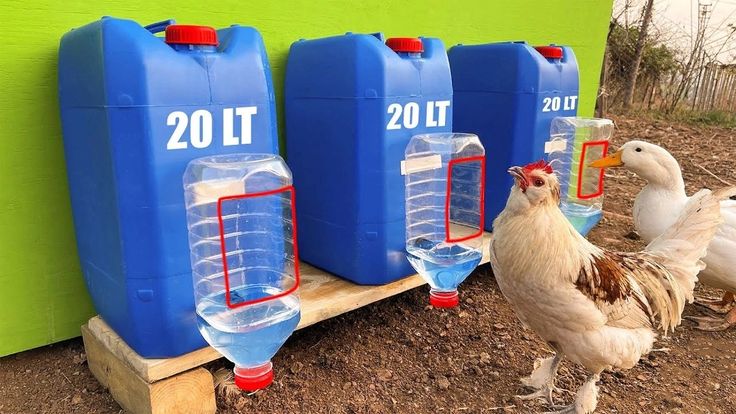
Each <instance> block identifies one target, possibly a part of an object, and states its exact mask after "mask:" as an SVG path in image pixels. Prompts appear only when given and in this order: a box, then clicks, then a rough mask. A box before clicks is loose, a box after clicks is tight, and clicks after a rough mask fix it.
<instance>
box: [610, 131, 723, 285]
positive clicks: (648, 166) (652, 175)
mask: <svg viewBox="0 0 736 414" xmlns="http://www.w3.org/2000/svg"><path fill="white" fill-rule="evenodd" d="M636 148H640V149H642V151H636V150H635V149H636ZM621 151H622V152H623V155H622V159H623V161H624V168H627V169H629V170H631V171H633V172H634V173H636V174H637V175H638V176H640V177H641V178H643V179H645V180H646V181H647V185H646V186H645V187H644V188H643V189H642V190H641V191H640V192H639V194H638V195H637V196H636V200H635V201H634V208H633V215H634V227H635V228H636V230H637V232H638V233H639V235H640V236H641V237H642V239H643V240H644V241H646V242H651V241H652V240H654V239H655V238H657V237H658V236H659V235H660V234H662V233H663V232H664V231H665V230H666V229H667V228H668V227H670V226H671V225H672V224H674V223H675V221H676V220H677V218H678V217H679V216H680V215H681V214H682V212H683V210H684V209H685V206H686V205H687V204H688V202H689V201H690V200H691V199H692V197H688V196H687V194H686V193H685V183H684V181H683V179H682V172H681V170H680V165H679V164H678V163H677V160H675V158H674V157H672V155H671V154H669V152H667V151H666V150H665V149H664V148H662V147H659V146H657V145H654V144H650V143H646V142H642V141H630V142H628V143H626V144H624V145H623V146H622V147H621ZM720 206H721V217H722V218H723V224H721V226H720V227H719V228H718V231H717V232H716V235H715V237H714V238H713V241H712V242H711V243H710V245H709V246H708V253H707V255H706V256H705V258H704V259H703V261H704V262H705V264H706V268H705V269H704V270H703V271H702V272H701V273H700V275H699V279H700V282H702V283H703V284H706V285H708V286H712V287H715V288H719V289H725V290H729V291H732V292H736V253H734V252H736V200H730V199H726V200H724V201H721V204H720Z"/></svg>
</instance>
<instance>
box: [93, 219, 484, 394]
mask: <svg viewBox="0 0 736 414" xmlns="http://www.w3.org/2000/svg"><path fill="white" fill-rule="evenodd" d="M483 242H484V243H483V258H482V259H481V263H488V260H489V257H488V244H489V243H490V233H485V234H484V239H483ZM301 266H302V267H301V274H302V284H301V287H300V288H299V295H300V298H301V306H302V317H301V321H300V322H299V326H298V327H297V329H301V328H304V327H307V326H310V325H313V324H315V323H317V322H320V321H323V320H325V319H329V318H332V317H335V316H337V315H340V314H343V313H345V312H349V311H351V310H354V309H357V308H360V307H362V306H365V305H368V304H370V303H373V302H376V301H379V300H381V299H385V298H387V297H390V296H393V295H397V294H399V293H402V292H405V291H407V290H409V289H412V288H415V287H417V286H421V285H423V284H424V283H425V282H424V280H423V279H422V278H421V277H419V276H417V275H414V276H409V277H407V278H404V279H401V280H397V281H396V282H393V283H389V284H386V285H381V286H361V285H356V284H354V283H351V282H348V281H346V280H343V279H340V278H338V277H336V276H334V275H331V274H329V273H327V272H325V271H323V270H320V269H317V268H315V267H313V266H310V265H308V264H306V263H302V265H301ZM83 328H86V329H88V330H89V332H90V333H91V334H92V335H94V337H95V338H96V339H97V340H98V341H99V342H101V343H102V344H104V346H105V348H107V349H108V350H109V352H110V353H112V354H113V355H114V356H115V357H117V358H118V359H119V360H120V361H122V362H123V363H124V364H125V365H126V366H127V367H128V368H129V369H130V370H131V371H132V372H135V373H136V374H137V375H138V376H139V377H140V378H141V379H143V380H144V381H146V382H148V383H153V382H155V381H159V380H161V379H164V378H168V377H171V376H174V375H176V374H178V373H181V372H184V371H187V370H190V369H192V368H195V367H198V366H200V365H203V364H206V363H207V362H210V361H214V360H216V359H218V358H221V355H220V353H219V352H217V351H216V350H214V349H213V348H210V347H205V348H202V349H198V350H196V351H194V352H190V353H188V354H185V355H181V356H178V357H175V358H167V359H150V358H143V357H141V356H140V355H138V354H137V353H136V352H135V351H134V350H133V349H131V348H130V347H129V346H128V344H126V343H125V341H123V340H122V339H121V338H120V337H119V336H118V335H117V334H116V333H115V332H114V331H113V330H112V329H111V328H110V327H109V326H108V325H107V324H106V323H105V322H104V321H103V320H102V318H100V317H99V316H95V317H94V318H92V319H90V320H89V322H88V324H87V325H86V327H83Z"/></svg>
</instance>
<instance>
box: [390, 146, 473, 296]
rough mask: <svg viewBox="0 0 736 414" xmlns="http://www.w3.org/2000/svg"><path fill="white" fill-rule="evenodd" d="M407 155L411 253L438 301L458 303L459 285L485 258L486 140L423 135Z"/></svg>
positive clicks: (408, 247)
mask: <svg viewBox="0 0 736 414" xmlns="http://www.w3.org/2000/svg"><path fill="white" fill-rule="evenodd" d="M405 156H406V159H405V160H404V162H403V163H402V174H404V175H405V176H406V179H405V182H406V251H407V253H408V254H407V258H408V259H409V262H410V263H411V265H412V266H413V267H414V269H415V270H416V271H417V272H418V273H419V274H420V275H421V276H422V277H423V278H424V279H425V280H426V281H427V283H428V284H429V286H430V288H431V289H430V296H429V301H430V303H431V304H432V305H433V306H435V307H444V308H448V307H453V306H457V304H458V303H459V295H458V292H457V288H458V285H459V284H460V283H462V281H463V280H465V278H466V277H467V276H468V275H469V274H470V273H471V272H472V271H473V270H474V269H475V268H476V267H477V266H478V263H479V262H480V260H481V257H482V251H481V247H482V244H483V230H482V229H483V214H484V185H485V182H484V181H485V151H484V149H483V145H481V143H480V140H479V139H478V137H477V136H475V135H472V134H456V133H437V134H423V135H416V136H414V137H412V139H411V141H410V142H409V145H408V146H407V147H406V152H405Z"/></svg>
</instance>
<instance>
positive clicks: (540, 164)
mask: <svg viewBox="0 0 736 414" xmlns="http://www.w3.org/2000/svg"><path fill="white" fill-rule="evenodd" d="M523 170H524V172H525V173H527V174H528V173H530V172H532V171H534V170H542V171H544V172H546V173H547V174H552V173H553V172H554V170H552V166H551V165H549V163H548V162H547V161H545V160H539V161H536V162H533V163H531V164H527V165H525V166H524V167H523Z"/></svg>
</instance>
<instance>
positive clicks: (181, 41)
mask: <svg viewBox="0 0 736 414" xmlns="http://www.w3.org/2000/svg"><path fill="white" fill-rule="evenodd" d="M165 40H166V43H168V44H170V45H172V44H176V45H203V46H217V32H216V31H215V29H213V28H211V27H209V26H194V25H188V24H172V25H169V26H166V39H165Z"/></svg>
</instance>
